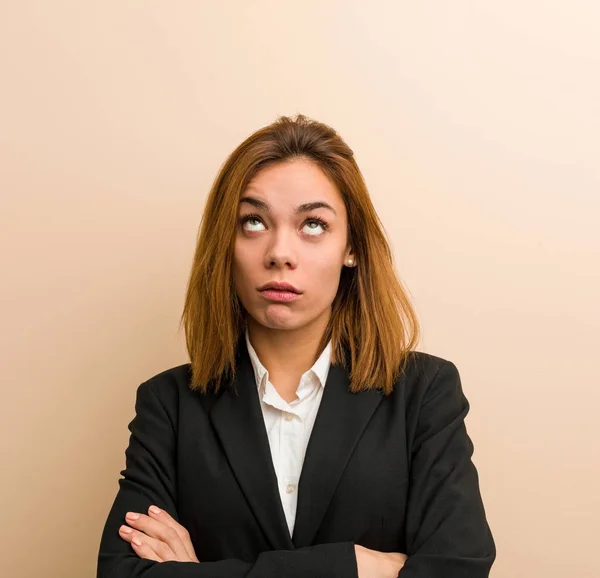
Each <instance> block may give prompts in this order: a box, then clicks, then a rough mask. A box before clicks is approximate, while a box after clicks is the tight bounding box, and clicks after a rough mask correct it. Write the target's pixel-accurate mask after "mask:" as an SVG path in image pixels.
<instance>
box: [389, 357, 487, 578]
mask: <svg viewBox="0 0 600 578" xmlns="http://www.w3.org/2000/svg"><path fill="white" fill-rule="evenodd" d="M468 411H469V402H468V401H467V399H466V397H465V395H464V393H463V390H462V386H461V380H460V376H459V372H458V370H457V368H456V366H455V365H454V364H453V363H452V362H450V361H447V360H442V363H441V365H440V366H439V368H438V370H437V373H436V374H435V376H434V378H433V379H432V380H431V382H430V384H429V386H428V387H427V389H426V391H425V393H424V394H423V398H422V401H421V404H420V407H419V412H418V419H417V422H416V423H417V425H416V431H415V435H414V441H413V444H412V451H411V465H410V486H409V494H408V505H407V518H406V539H407V542H406V545H407V550H408V551H407V552H406V554H407V556H408V559H407V561H406V563H405V565H404V567H403V568H402V570H401V571H400V573H399V578H467V577H468V578H487V577H488V576H489V572H490V568H491V566H492V564H493V562H494V560H495V557H496V548H495V543H494V540H493V537H492V534H491V531H490V528H489V526H488V523H487V520H486V515H485V510H484V506H483V502H482V498H481V494H480V490H479V479H478V474H477V470H476V468H475V466H474V464H473V462H472V460H471V457H472V455H473V449H474V448H473V444H472V442H471V439H470V438H469V436H468V434H467V430H466V426H465V422H464V418H465V416H466V415H467V413H468Z"/></svg>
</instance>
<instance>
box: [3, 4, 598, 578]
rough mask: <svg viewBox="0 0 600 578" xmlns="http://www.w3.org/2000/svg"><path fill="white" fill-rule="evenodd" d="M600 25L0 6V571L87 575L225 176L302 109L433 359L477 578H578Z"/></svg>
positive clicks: (583, 540)
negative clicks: (479, 526) (358, 177)
mask: <svg viewBox="0 0 600 578" xmlns="http://www.w3.org/2000/svg"><path fill="white" fill-rule="evenodd" d="M599 22H600V5H599V3H598V2H596V1H593V0H589V1H587V2H586V1H585V0H572V1H571V2H559V1H557V0H556V1H551V2H548V1H542V0H539V1H535V0H519V1H517V0H503V1H502V2H501V1H485V0H482V1H480V2H474V1H467V0H454V1H453V2H445V1H442V0H437V1H435V0H432V1H423V2H398V1H391V0H390V1H387V2H382V1H374V0H370V1H369V2H366V1H364V2H356V1H352V2H350V1H342V0H335V1H317V0H304V1H303V2H282V1H281V0H279V1H267V0H263V1H257V0H255V1H252V2H249V1H243V0H239V1H237V2H236V1H232V0H229V1H221V2H199V1H191V0H186V1H184V0H181V1H175V2H173V1H167V0H163V1H154V0H145V1H139V0H138V1H128V2H124V1H115V0H112V1H104V2H81V1H76V0H63V1H59V0H55V1H52V2H42V1H31V0H18V1H13V2H10V1H7V0H4V1H2V2H1V3H0V72H1V75H0V82H1V90H0V102H1V106H0V154H1V157H0V167H1V168H0V267H1V269H0V271H1V283H0V306H1V308H2V309H1V312H0V314H1V332H0V340H1V342H0V345H1V347H0V375H1V376H2V382H1V383H2V402H1V403H0V412H1V414H0V427H1V428H2V430H1V432H0V433H1V435H0V444H1V446H0V449H1V452H2V453H1V456H2V481H1V482H0V483H1V484H2V485H1V488H0V492H1V496H2V521H1V522H0V530H1V535H0V544H1V545H2V551H3V555H2V557H1V558H0V574H1V575H2V576H10V577H11V578H25V577H32V576H44V577H45V578H54V577H56V578H67V577H73V578H75V577H77V578H80V577H83V576H95V569H96V556H97V551H98V546H99V540H100V534H101V531H102V527H103V524H104V521H105V518H106V515H107V514H108V510H109V508H110V506H111V504H112V501H113V499H114V497H115V494H116V491H117V487H118V486H117V481H118V479H119V471H120V470H121V469H122V468H123V467H124V465H125V454H124V451H125V447H126V445H127V442H128V437H129V431H128V430H127V424H128V423H129V421H130V420H131V419H132V418H133V415H134V413H133V412H134V396H135V390H136V388H137V386H138V385H139V384H140V383H141V382H142V381H144V380H146V379H148V378H149V377H151V376H152V375H154V374H155V373H158V372H159V371H162V370H163V369H166V368H169V367H172V366H174V365H178V364H180V363H185V362H187V360H188V358H187V354H186V351H185V346H184V340H183V335H182V333H181V332H180V331H179V330H178V323H179V316H180V314H181V309H182V305H183V296H184V291H185V286H186V283H187V277H188V272H189V269H190V265H191V258H192V253H193V250H194V243H195V239H196V232H197V227H198V225H199V222H200V217H201V214H202V209H203V204H204V201H205V198H206V195H207V192H208V189H209V187H210V184H211V183H212V180H213V178H214V176H215V175H216V172H217V171H218V169H219V167H220V165H221V163H222V162H223V161H224V160H225V158H226V156H227V155H228V154H229V153H230V152H231V151H232V150H233V149H234V148H235V147H236V146H237V145H238V144H239V142H241V141H242V140H243V139H244V138H245V137H246V136H248V135H249V134H250V133H251V132H253V131H254V130H256V129H258V128H259V127H261V126H263V125H265V124H268V123H270V122H272V121H273V120H275V118H276V117H277V115H279V114H295V113H296V112H302V113H304V114H307V115H309V116H311V117H313V118H316V119H318V120H321V121H324V122H326V123H328V124H330V125H332V126H333V127H334V128H336V129H337V130H338V131H339V132H340V134H341V135H342V137H344V138H345V139H346V140H347V142H348V143H349V145H350V146H351V147H352V148H353V149H354V151H355V153H356V157H357V160H358V163H359V165H360V166H361V168H362V170H363V172H364V175H365V178H366V180H367V184H368V186H369V188H370V191H371V194H372V197H373V200H374V203H375V206H376V209H377V211H378V213H379V214H380V216H381V218H382V220H383V223H384V226H385V228H386V231H387V233H388V235H389V238H390V241H391V244H392V247H393V250H394V254H395V261H396V267H397V270H398V272H399V275H400V278H401V280H402V281H403V283H405V285H406V286H407V288H408V289H409V291H410V293H411V295H412V297H413V301H414V304H415V307H416V308H417V311H418V314H419V318H420V320H421V323H422V326H423V339H422V340H421V344H420V347H419V349H421V350H423V351H427V352H430V353H433V354H435V355H439V356H441V357H444V358H446V359H449V360H451V361H453V362H454V363H455V364H456V365H457V367H458V369H459V371H460V373H461V377H462V382H463V387H464V390H465V393H466V395H467V397H468V399H469V401H470V402H471V412H470V414H469V416H468V417H467V427H468V431H469V434H470V435H471V437H472V439H473V441H474V444H475V454H474V458H473V459H474V462H475V464H476V466H477V468H478V470H479V474H480V484H481V491H482V494H483V498H484V503H485V506H486V511H487V514H488V518H489V522H490V526H491V528H492V531H493V534H494V537H495V539H496V543H497V547H498V558H497V562H496V564H495V565H494V568H493V570H492V576H493V578H532V577H534V578H537V577H539V578H564V577H565V576H568V577H569V578H595V577H597V576H600V563H599V560H598V554H597V552H598V548H597V544H596V542H597V539H598V530H597V520H598V519H599V515H600V507H599V506H600V503H599V502H600V498H599V495H600V492H599V491H598V476H599V475H600V463H599V455H600V454H599V451H598V439H599V436H598V433H599V432H598V407H599V403H600V393H599V390H600V388H599V386H600V378H599V370H598V335H599V334H600V304H599V294H600V278H599V277H600V233H599V227H598V221H599V217H600V163H599V162H598V160H599V158H600V138H599V135H600V74H599V73H598V71H599V70H600V39H599V34H598V23H599Z"/></svg>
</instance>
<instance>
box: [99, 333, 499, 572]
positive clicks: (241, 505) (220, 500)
mask: <svg viewBox="0 0 600 578" xmlns="http://www.w3.org/2000/svg"><path fill="white" fill-rule="evenodd" d="M236 355H237V362H236V368H237V376H236V379H235V382H234V383H233V384H232V385H233V387H232V386H231V385H230V386H229V387H227V388H224V389H223V390H222V391H221V392H220V393H219V394H201V393H199V392H194V391H192V390H191V389H190V388H189V386H188V385H189V379H190V365H189V364H185V365H180V366H178V367H174V368H172V369H168V370H166V371H164V372H162V373H159V374H158V375H155V376H154V377H152V378H151V379H149V380H148V381H146V382H144V383H142V384H141V385H140V386H139V387H138V389H137V397H136V404H135V412H136V413H135V417H134V419H133V420H132V421H131V423H130V424H129V426H128V427H129V429H130V431H131V436H130V438H129V446H128V447H127V449H126V451H125V455H126V467H125V469H124V470H122V471H121V472H120V473H121V475H122V476H124V477H123V478H121V479H119V490H118V492H117V495H116V498H115V500H114V503H113V505H112V508H111V510H110V512H109V514H108V518H107V520H106V524H105V526H104V530H103V533H102V538H101V542H100V550H99V554H98V573H97V577H98V578H134V577H138V576H139V577H144V578H167V577H168V578H205V577H206V578H220V577H222V578H245V577H248V578H295V577H298V578H317V577H327V578H356V577H357V567H356V556H355V554H354V544H361V545H363V546H365V547H367V548H372V549H374V550H379V551H384V552H402V553H404V554H407V555H408V560H407V561H406V563H405V566H404V568H403V569H402V570H401V571H400V574H399V577H400V578H484V577H487V576H488V575H489V570H490V567H491V566H492V563H493V562H494V559H495V557H496V548H495V543H494V540H493V538H492V535H491V532H490V528H489V526H488V523H487V520H486V516H485V511H484V506H483V504H482V500H481V495H480V491H479V480H478V474H477V471H476V469H475V466H474V465H473V462H472V460H471V456H472V453H473V444H472V443H471V440H470V438H469V436H468V434H467V431H466V428H465V424H464V421H463V420H464V417H465V416H466V415H467V412H468V411H469V403H468V401H467V399H466V398H465V396H464V394H463V391H462V386H461V382H460V377H459V373H458V370H457V368H456V366H455V365H454V364H453V363H452V362H450V361H446V360H444V359H442V358H440V357H436V356H433V355H429V354H426V353H423V352H413V353H411V357H410V360H409V363H408V366H407V369H406V371H405V373H404V374H403V375H402V376H401V377H400V378H399V379H398V381H397V383H396V385H395V390H394V392H393V393H392V394H391V395H389V396H386V395H384V394H383V393H382V392H380V391H366V392H361V393H356V394H353V393H350V391H349V389H348V386H349V379H348V374H347V371H346V370H345V369H344V368H343V366H342V365H332V366H331V367H330V370H329V374H328V377H327V382H326V385H325V389H324V392H323V398H322V400H321V405H320V406H319V410H318V413H317V417H316V420H315V424H314V427H313V431H312V435H311V437H310V441H309V444H308V447H307V450H306V456H305V460H304V463H303V467H302V473H301V477H300V480H299V485H298V506H297V513H296V521H295V527H294V532H293V536H292V537H291V538H290V535H289V530H288V527H287V524H286V521H285V515H284V512H283V508H282V505H281V500H280V498H279V493H278V489H277V479H276V475H275V470H274V467H273V463H272V460H271V454H270V449H269V442H268V438H267V433H266V429H265V425H264V421H263V417H262V413H261V408H260V402H259V399H258V393H257V387H256V382H255V377H254V373H253V370H252V365H251V361H250V357H249V355H248V350H247V348H246V344H245V340H244V339H240V341H239V343H238V348H237V352H236ZM151 504H156V505H157V506H159V507H160V508H164V509H165V510H166V511H168V512H169V514H170V515H171V516H172V517H173V518H174V519H175V520H177V521H178V522H179V523H180V524H182V525H183V526H184V527H185V528H187V530H188V531H189V533H190V536H191V539H192V543H193V545H194V549H195V551H196V555H197V557H198V559H199V560H200V564H197V563H193V562H155V561H152V560H146V559H142V558H139V557H138V555H137V554H136V553H135V552H134V551H133V549H132V548H131V546H130V544H129V543H128V542H126V541H125V540H123V539H122V538H121V537H120V536H119V532H118V530H119V527H120V526H121V524H125V523H126V522H125V514H126V512H128V511H135V512H141V513H147V511H148V507H149V506H150V505H151Z"/></svg>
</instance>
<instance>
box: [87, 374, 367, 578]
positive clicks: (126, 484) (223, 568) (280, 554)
mask: <svg viewBox="0 0 600 578" xmlns="http://www.w3.org/2000/svg"><path fill="white" fill-rule="evenodd" d="M171 406H173V407H175V406H176V404H169V403H167V404H163V403H161V401H160V399H159V396H158V394H157V393H156V392H155V391H154V389H153V388H152V386H151V383H149V382H144V383H142V384H141V385H140V386H139V387H138V389H137V393H136V402H135V417H134V418H133V420H132V421H131V422H130V423H129V425H128V428H129V430H130V432H131V435H130V437H129V445H128V447H127V449H126V450H125V458H126V467H125V469H124V470H122V471H121V472H120V474H121V476H123V477H122V478H121V479H119V489H118V492H117V495H116V497H115V499H114V502H113V505H112V507H111V509H110V512H109V514H108V517H107V520H106V523H105V525H104V529H103V531H102V537H101V540H100V548H99V552H98V564H97V574H96V575H97V578H209V577H210V578H287V577H289V578H296V577H298V578H300V577H302V578H311V577H314V578H321V577H323V578H325V577H327V578H358V570H357V562H356V555H355V551H354V544H353V543H352V542H338V543H332V544H319V545H316V546H309V547H306V548H299V549H296V550H273V551H267V552H263V553H261V554H260V555H259V556H258V558H257V559H256V560H255V561H254V562H247V561H243V560H238V559H226V560H219V561H215V562H202V561H201V562H200V563H195V562H174V561H169V562H156V561H154V560H147V559H144V558H140V557H139V556H138V555H137V554H136V553H135V551H134V550H133V548H132V547H131V545H130V544H129V543H128V542H126V541H125V540H123V539H122V538H121V536H120V535H119V527H120V526H121V525H122V524H123V523H125V514H126V513H127V512H129V511H134V512H147V511H148V508H149V507H150V506H151V505H152V504H156V505H157V506H158V507H160V508H163V509H164V510H166V511H167V512H168V513H169V514H170V515H171V516H172V517H173V518H174V519H175V520H177V521H179V516H178V512H177V480H176V455H177V447H176V440H177V438H176V427H177V426H176V423H177V417H176V416H175V415H174V414H173V411H174V410H171V409H170V408H171Z"/></svg>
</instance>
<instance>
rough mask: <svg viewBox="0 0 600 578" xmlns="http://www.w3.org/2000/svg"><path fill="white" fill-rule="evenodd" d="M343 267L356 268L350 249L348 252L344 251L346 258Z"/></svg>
mask: <svg viewBox="0 0 600 578" xmlns="http://www.w3.org/2000/svg"><path fill="white" fill-rule="evenodd" d="M344 265H345V266H346V267H356V258H355V257H354V253H353V252H352V249H348V251H346V256H345V257H344Z"/></svg>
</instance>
